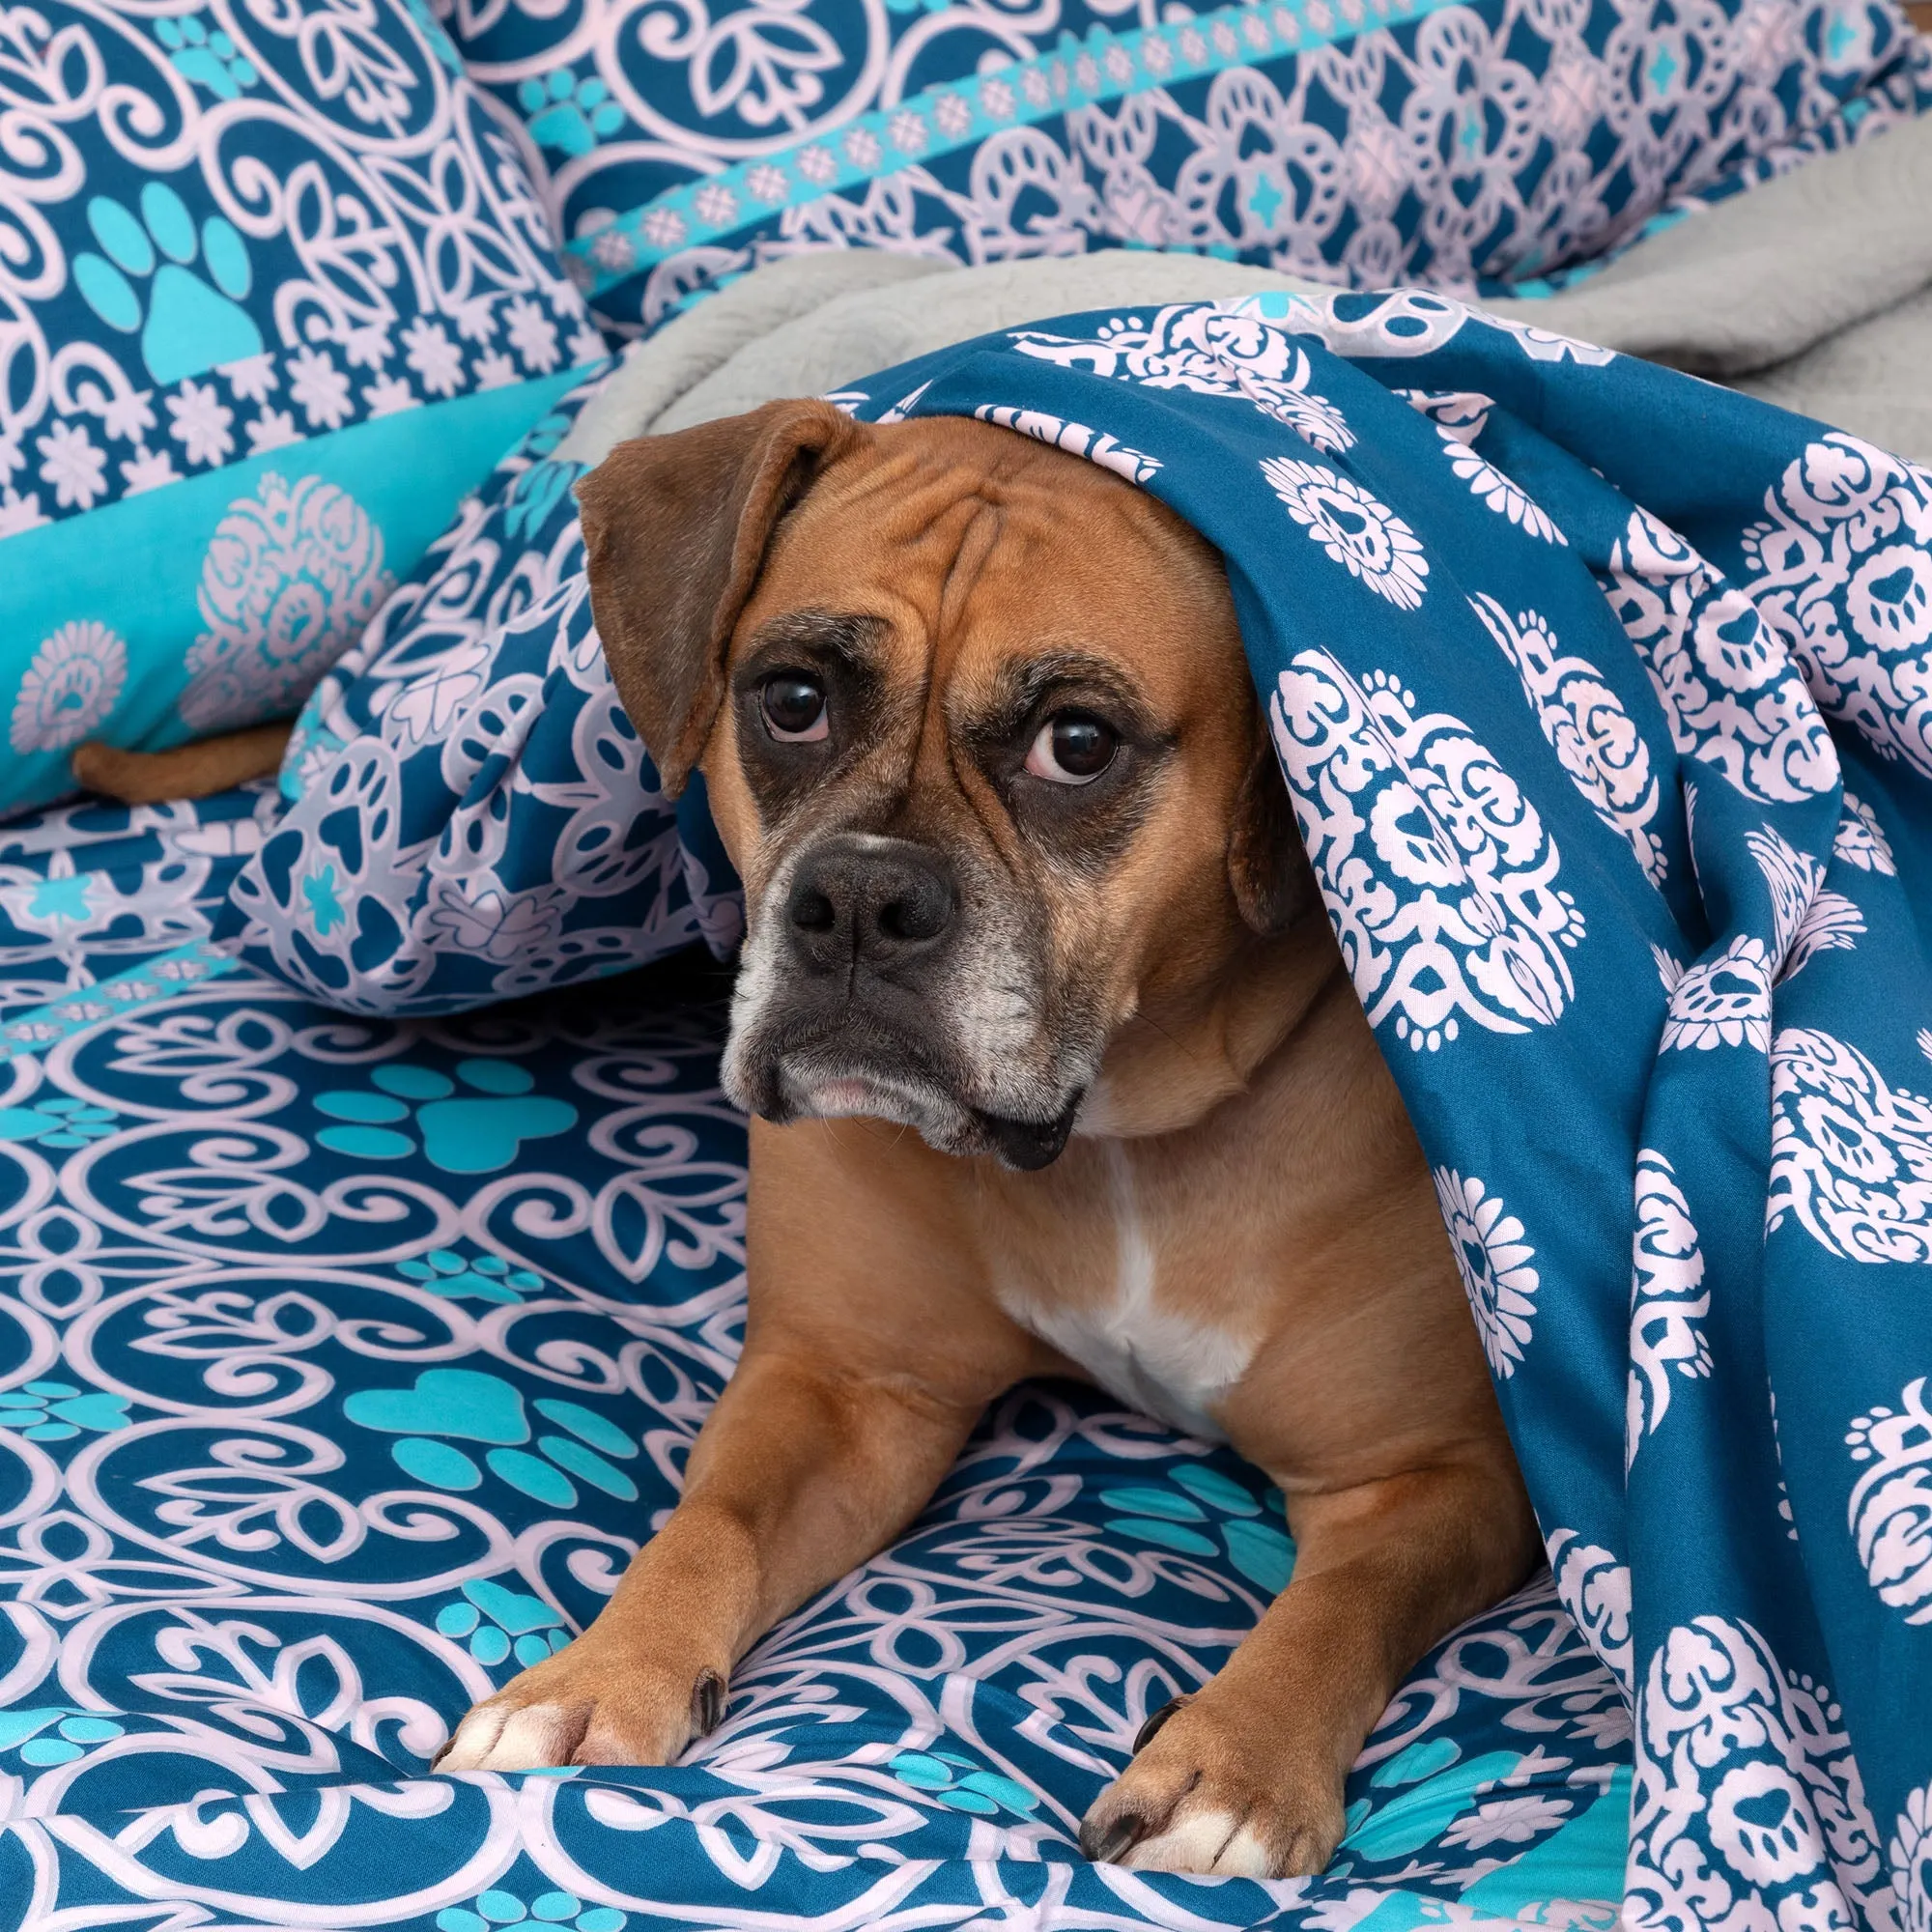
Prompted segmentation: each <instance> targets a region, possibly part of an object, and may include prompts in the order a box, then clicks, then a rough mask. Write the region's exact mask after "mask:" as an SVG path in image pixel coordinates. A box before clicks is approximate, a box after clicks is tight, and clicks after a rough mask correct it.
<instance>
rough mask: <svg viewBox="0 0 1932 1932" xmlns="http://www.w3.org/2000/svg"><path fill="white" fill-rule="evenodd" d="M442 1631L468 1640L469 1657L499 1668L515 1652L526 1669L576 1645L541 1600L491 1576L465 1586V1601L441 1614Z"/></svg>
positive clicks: (438, 1619)
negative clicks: (503, 1583) (509, 1587)
mask: <svg viewBox="0 0 1932 1932" xmlns="http://www.w3.org/2000/svg"><path fill="white" fill-rule="evenodd" d="M436 1627H437V1629H438V1630H439V1631H440V1632H441V1633H442V1634H443V1635H444V1636H446V1637H454V1638H458V1639H461V1638H463V1637H468V1638H469V1655H470V1656H471V1657H473V1658H474V1659H475V1660H476V1662H478V1663H483V1664H490V1665H496V1664H498V1663H501V1662H502V1661H503V1660H504V1659H505V1658H506V1657H508V1656H510V1655H511V1654H512V1653H513V1652H514V1653H515V1656H516V1660H517V1662H518V1663H519V1664H521V1665H522V1666H523V1667H524V1668H526V1669H527V1668H528V1667H529V1666H530V1665H531V1664H532V1663H541V1662H543V1661H544V1659H545V1658H547V1657H548V1656H550V1655H551V1653H552V1652H553V1651H558V1650H561V1649H562V1648H563V1647H564V1645H565V1644H567V1643H568V1642H569V1641H570V1633H569V1631H567V1630H565V1629H564V1627H563V1619H562V1618H561V1617H560V1616H558V1615H557V1613H556V1612H555V1611H554V1609H552V1608H551V1606H550V1605H548V1604H547V1603H545V1602H544V1601H543V1599H542V1598H541V1597H526V1596H525V1595H524V1594H523V1592H522V1591H520V1590H509V1589H505V1588H504V1587H503V1585H502V1584H501V1583H493V1582H491V1581H490V1580H489V1579H488V1578H487V1577H476V1578H473V1579H472V1580H471V1581H469V1582H468V1583H466V1584H464V1586H463V1595H462V1597H461V1598H459V1599H458V1600H457V1601H456V1602H455V1603H451V1604H445V1605H443V1606H442V1608H441V1609H440V1610H439V1611H437V1613H436Z"/></svg>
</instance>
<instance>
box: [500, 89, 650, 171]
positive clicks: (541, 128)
mask: <svg viewBox="0 0 1932 1932" xmlns="http://www.w3.org/2000/svg"><path fill="white" fill-rule="evenodd" d="M517 99H518V100H519V102H520V103H521V104H522V106H523V110H524V112H525V113H526V115H528V116H529V129H530V139H531V140H533V141H534V142H535V143H536V144H537V146H538V147H540V148H554V149H555V150H556V151H557V152H558V153H559V154H560V155H565V156H569V158H570V159H571V160H573V161H574V160H576V159H577V158H578V157H579V156H582V155H587V154H588V153H589V152H590V151H591V149H592V148H594V147H595V146H596V145H597V144H598V142H599V141H608V140H609V139H610V138H611V135H612V134H614V133H615V132H616V131H617V129H618V128H621V127H622V126H623V125H624V110H623V109H622V108H621V107H619V106H618V105H617V103H616V102H615V101H614V100H612V99H611V90H610V89H609V88H608V87H606V86H605V85H604V83H603V82H602V81H601V80H599V79H598V78H597V77H596V75H595V74H589V75H586V76H585V77H584V78H583V79H582V80H579V79H578V77H577V76H576V75H575V74H574V73H572V72H571V71H570V70H569V69H568V68H562V67H560V68H558V69H557V71H555V72H554V74H552V75H551V77H550V79H549V80H548V81H543V80H537V79H535V78H532V79H529V80H526V81H525V82H524V84H523V85H522V86H521V87H520V88H518V89H517Z"/></svg>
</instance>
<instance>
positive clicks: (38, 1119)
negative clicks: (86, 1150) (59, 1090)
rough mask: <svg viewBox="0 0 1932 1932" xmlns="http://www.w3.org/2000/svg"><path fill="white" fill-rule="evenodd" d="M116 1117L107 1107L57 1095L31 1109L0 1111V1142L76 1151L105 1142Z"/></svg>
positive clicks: (112, 1128) (38, 1101)
mask: <svg viewBox="0 0 1932 1932" xmlns="http://www.w3.org/2000/svg"><path fill="white" fill-rule="evenodd" d="M116 1119H117V1116H116V1114H115V1112H114V1110H113V1108H111V1107H99V1106H96V1105H95V1104H94V1102H93V1101H91V1100H76V1099H73V1098H71V1097H70V1096H69V1095H66V1094H61V1095H58V1096H56V1097H55V1098H53V1099H50V1100H36V1101H35V1102H34V1104H33V1105H32V1106H31V1107H0V1141H37V1142H38V1143H39V1144H40V1145H41V1146H42V1147H49V1148H79V1147H85V1146H86V1145H87V1144H88V1142H89V1141H99V1140H105V1139H106V1138H107V1136H108V1135H109V1134H111V1133H112V1132H113V1131H114V1122H115V1120H116Z"/></svg>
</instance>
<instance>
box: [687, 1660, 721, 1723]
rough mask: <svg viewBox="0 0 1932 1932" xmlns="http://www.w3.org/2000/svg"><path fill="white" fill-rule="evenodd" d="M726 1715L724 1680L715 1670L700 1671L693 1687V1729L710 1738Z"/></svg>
mask: <svg viewBox="0 0 1932 1932" xmlns="http://www.w3.org/2000/svg"><path fill="white" fill-rule="evenodd" d="M724 1715H725V1680H724V1678H722V1677H720V1676H719V1674H718V1673H717V1671H715V1670H700V1671H699V1672H698V1673H697V1682H696V1684H694V1685H693V1686H692V1687H691V1728H692V1729H693V1730H694V1731H695V1732H696V1734H697V1735H698V1736H699V1737H700V1738H705V1737H709V1736H710V1735H711V1733H712V1732H713V1731H715V1730H716V1729H717V1728H718V1720H719V1719H720V1718H722V1717H723V1716H724Z"/></svg>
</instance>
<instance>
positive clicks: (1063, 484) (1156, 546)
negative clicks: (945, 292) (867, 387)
mask: <svg viewBox="0 0 1932 1932" xmlns="http://www.w3.org/2000/svg"><path fill="white" fill-rule="evenodd" d="M801 611H812V612H828V613H836V614H838V615H840V616H853V617H860V618H867V619H872V620H874V622H873V624H872V625H871V626H869V627H868V631H869V634H870V636H871V637H872V638H873V639H876V648H877V650H878V652H879V654H880V655H881V657H882V658H883V660H884V665H883V668H885V669H886V671H887V674H888V675H889V676H891V677H893V678H894V680H895V682H896V681H898V680H899V679H900V678H904V679H907V680H914V679H917V680H919V681H922V682H923V681H925V680H927V679H937V680H939V681H940V682H942V683H943V684H944V685H945V686H946V688H947V690H948V693H949V696H954V695H956V696H958V697H960V698H961V699H963V700H965V701H966V702H968V703H971V702H973V701H975V699H976V698H981V697H983V698H984V699H986V700H987V701H991V699H992V698H993V697H994V696H995V695H996V689H997V688H1001V687H1004V686H1005V685H1007V684H1009V682H1010V678H1011V673H1012V668H1013V666H1014V664H1015V662H1016V661H1018V660H1024V659H1029V658H1033V657H1036V656H1038V655H1039V654H1040V653H1042V652H1045V651H1055V652H1068V653H1075V654H1079V655H1084V656H1089V657H1092V658H1094V659H1096V660H1100V661H1103V662H1105V663H1108V664H1111V665H1113V666H1115V667H1116V668H1118V669H1119V670H1120V671H1121V672H1122V675H1123V676H1124V677H1127V678H1129V679H1131V681H1132V682H1133V684H1134V685H1135V687H1136V688H1137V689H1138V690H1139V691H1141V692H1142V694H1143V695H1144V696H1145V697H1146V699H1147V700H1148V701H1149V702H1151V704H1153V705H1154V706H1156V707H1157V708H1160V709H1177V708H1179V706H1181V705H1182V704H1183V703H1184V702H1185V700H1186V698H1187V697H1188V696H1189V694H1190V692H1191V691H1193V690H1195V689H1196V688H1198V685H1199V682H1200V680H1199V678H1198V672H1199V670H1200V668H1201V666H1200V663H1199V660H1198V658H1197V659H1195V660H1194V662H1193V665H1192V670H1193V671H1194V672H1195V673H1197V675H1190V666H1189V657H1190V653H1189V652H1188V651H1186V650H1182V649H1176V648H1174V646H1175V645H1176V644H1177V643H1178V642H1179V640H1180V639H1201V638H1203V637H1204V636H1208V635H1211V634H1213V633H1215V632H1217V631H1224V630H1227V629H1228V628H1229V624H1228V618H1229V616H1230V614H1231V613H1230V611H1229V605H1228V593H1227V588H1226V582H1225V579H1224V578H1223V577H1222V575H1221V572H1220V569H1219V564H1218V559H1217V557H1216V555H1215V553H1214V552H1213V550H1212V548H1211V547H1210V546H1209V545H1208V544H1207V543H1206V542H1205V541H1204V540H1203V539H1202V538H1201V537H1200V536H1199V535H1198V534H1197V533H1196V532H1195V531H1194V530H1193V529H1192V528H1191V527H1189V526H1187V525H1186V524H1185V523H1183V522H1182V521H1181V520H1180V519H1179V517H1177V516H1176V515H1175V514H1174V513H1173V512H1172V511H1170V510H1168V509H1167V508H1166V507H1165V506H1164V505H1162V504H1160V503H1158V502H1156V501H1155V500H1154V499H1153V498H1151V497H1149V496H1147V495H1146V494H1145V493H1144V492H1143V491H1140V490H1137V489H1135V488H1134V487H1133V485H1131V484H1129V483H1127V482H1125V481H1123V480H1122V478H1120V477H1117V476H1114V475H1112V474H1110V473H1109V472H1108V471H1106V470H1104V469H1098V468H1097V467H1096V466H1094V465H1093V464H1090V463H1087V462H1084V461H1082V460H1081V459H1080V458H1078V457H1073V456H1068V455H1066V454H1065V452H1063V451H1061V450H1057V449H1053V448H1050V447H1048V446H1046V445H1043V444H1040V443H1037V442H1035V441H1033V440H1031V439H1029V438H1026V437H1022V436H1020V435H1018V434H1016V433H1015V432H1013V431H1010V430H1005V429H1000V428H996V427H994V426H993V425H991V424H987V423H980V422H973V421H970V420H966V419H962V418H957V417H935V418H929V419H923V420H921V421H916V422H910V423H902V424H895V425H889V426H887V427H885V428H882V429H880V430H878V431H877V432H876V433H875V435H874V437H872V438H871V439H869V440H867V442H866V443H865V444H863V445H862V446H861V447H859V448H858V449H856V450H854V451H853V452H852V453H850V454H849V455H846V456H843V457H841V458H839V459H838V461H837V462H836V463H834V464H833V465H831V466H830V467H829V468H828V469H826V470H825V471H824V472H823V473H822V474H821V475H820V476H819V478H818V479H817V480H816V481H815V482H814V484H813V486H812V488H811V489H810V492H809V493H808V495H807V496H806V497H805V498H804V499H803V501H802V502H801V503H800V504H799V505H798V506H797V508H795V509H794V510H793V511H792V512H791V514H790V515H789V516H788V517H787V518H786V519H785V521H784V522H783V524H781V526H780V528H779V530H778V532H777V534H776V536H775V538H774V541H773V543H772V547H771V550H770V552H769V554H768V555H767V558H766V562H765V566H764V569H763V571H762V573H761V575H760V577H759V580H758V583H757V586H756V589H755V590H754V592H753V596H752V598H751V600H750V602H749V603H748V605H747V606H746V609H745V611H744V614H743V616H742V618H741V620H740V623H739V625H738V629H737V633H736V648H737V650H738V652H739V653H741V654H742V652H743V651H744V650H746V649H747V648H748V647H749V648H755V647H756V646H757V644H758V642H759V640H760V639H772V638H774V637H782V636H783V635H784V634H785V632H786V631H787V629H788V628H789V626H788V623H787V619H788V618H790V617H791V616H792V615H793V614H794V613H797V612H801Z"/></svg>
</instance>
